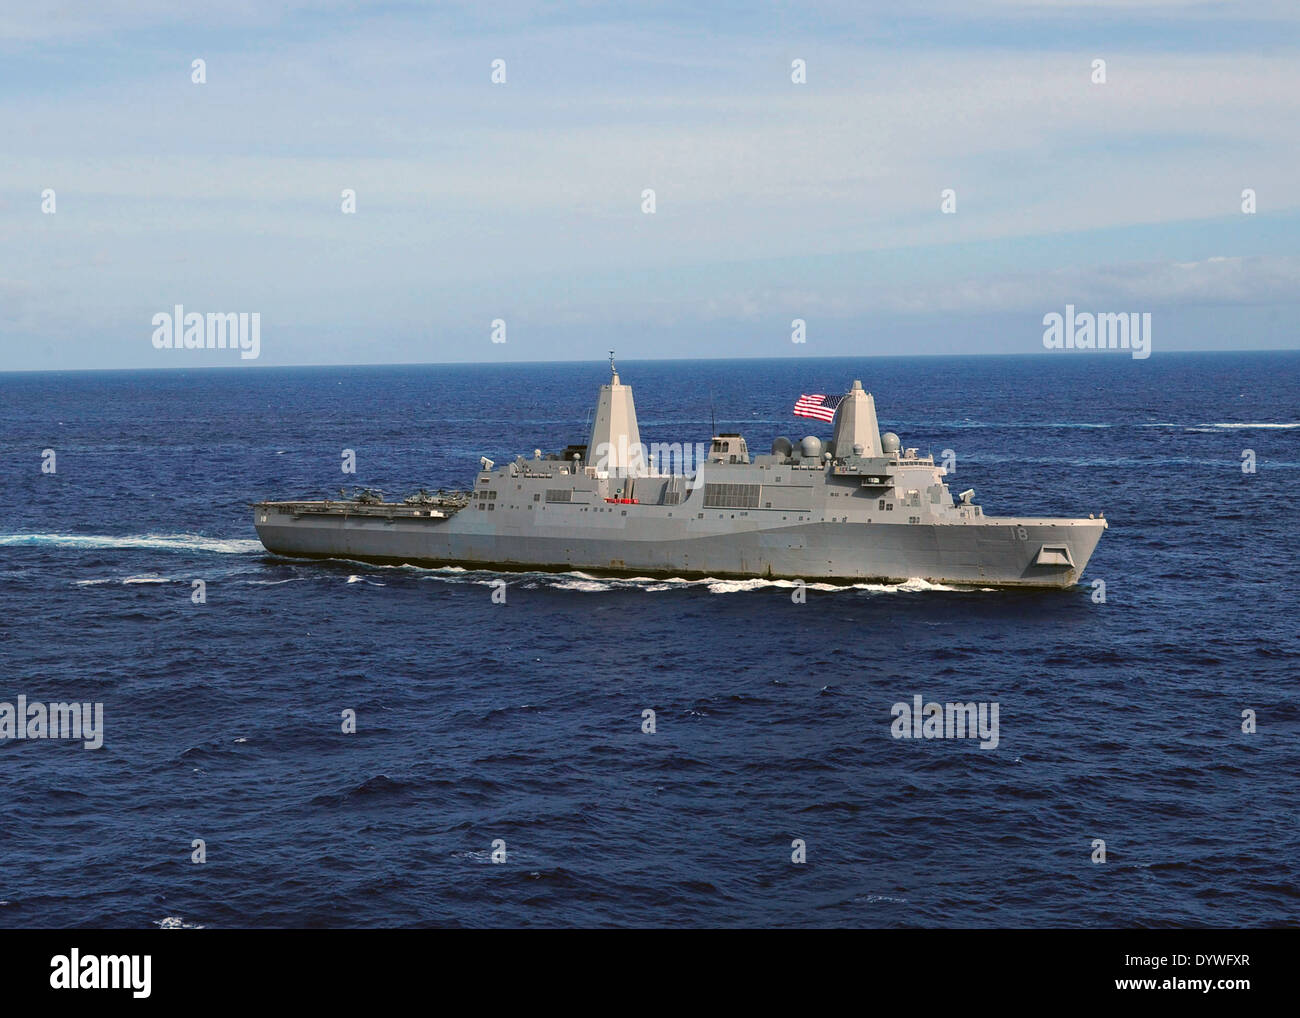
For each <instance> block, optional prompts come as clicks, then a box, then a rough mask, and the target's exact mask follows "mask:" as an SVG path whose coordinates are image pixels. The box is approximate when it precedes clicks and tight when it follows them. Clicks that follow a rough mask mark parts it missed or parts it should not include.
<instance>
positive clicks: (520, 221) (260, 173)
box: [0, 0, 1300, 370]
mask: <svg viewBox="0 0 1300 1018" xmlns="http://www.w3.org/2000/svg"><path fill="white" fill-rule="evenodd" d="M191 6H193V7H196V8H197V9H194V10H190V9H188V8H189V7H191ZM1297 28H1300V4H1297V3H1295V2H1293V0H1287V2H1270V0H1260V2H1256V3H1217V2H1197V0H1102V2H1099V3H1090V4H1076V3H1070V2H1065V0H987V2H983V3H973V2H955V0H951V2H950V0H922V2H917V3H908V4H899V3H897V2H890V3H879V2H875V0H866V2H856V3H847V2H844V3H826V4H817V3H801V4H775V3H772V4H735V3H722V4H709V5H693V4H677V3H664V4H641V5H638V4H629V3H617V4H608V5H606V4H596V3H566V4H560V3H549V4H524V3H510V2H504V3H493V4H481V3H464V4H461V3H442V4H392V3H382V4H378V3H376V4H366V3H330V2H321V3H312V4H307V3H298V2H291V0H290V2H282V0H264V2H251V0H250V2H243V0H234V2H230V3H220V4H210V5H203V6H202V7H201V8H200V7H197V5H176V4H174V3H169V2H164V0H100V2H96V3H78V2H71V3H63V4H60V5H58V9H57V13H47V12H45V11H43V10H41V9H40V8H39V7H38V6H37V5H26V8H25V9H19V8H17V7H16V5H6V6H5V7H4V8H3V10H0V130H2V131H3V138H4V144H3V147H2V148H0V238H2V239H3V241H4V243H3V244H2V245H0V370H13V369H41V368H137V367H146V368H148V367H197V366H217V365H222V366H226V365H233V364H239V363H241V362H240V361H239V360H238V358H237V357H234V356H232V354H231V352H230V351H184V352H181V351H159V350H155V349H154V348H153V346H152V344H151V342H150V337H151V334H152V331H153V330H152V324H151V323H152V317H153V315H154V314H155V313H157V312H160V311H167V310H170V309H171V308H172V307H173V305H175V304H178V303H179V304H183V305H184V306H185V307H186V309H187V310H190V311H200V312H231V311H233V312H239V311H246V312H259V313H260V314H261V318H262V354H261V357H260V359H258V360H257V361H243V362H242V365H243V366H244V367H247V368H253V369H255V368H256V367H258V366H260V365H284V364H350V363H411V362H432V361H519V360H570V359H600V358H603V356H604V355H605V351H607V350H608V349H609V348H610V347H616V348H617V349H618V351H619V355H620V357H622V358H624V359H627V360H635V359H643V358H655V357H771V356H782V355H796V354H797V355H801V356H817V355H826V356H837V355H869V354H909V353H915V354H942V353H961V354H969V353H1034V352H1044V351H1043V347H1042V342H1041V340H1042V333H1043V325H1042V319H1043V316H1044V315H1045V314H1047V313H1049V312H1053V311H1058V312H1059V311H1061V310H1062V309H1063V307H1064V305H1065V304H1066V303H1073V304H1075V305H1076V306H1077V307H1079V308H1080V310H1094V311H1111V312H1123V311H1137V312H1144V311H1149V312H1151V313H1152V318H1153V336H1152V345H1153V350H1154V353H1155V355H1157V356H1158V355H1159V354H1160V353H1161V352H1168V351H1175V350H1197V349H1266V348H1295V347H1297V346H1300V343H1298V342H1297V327H1296V322H1297V311H1298V310H1300V307H1298V305H1300V239H1298V238H1300V200H1297V196H1296V190H1297V186H1300V185H1297V179H1300V178H1297V167H1298V166H1300V60H1298V59H1297V55H1298V54H1300V38H1298V37H1297ZM196 58H201V59H203V60H204V61H206V65H207V83H206V84H203V85H196V84H194V83H192V82H191V61H193V60H194V59H196ZM796 58H797V59H802V60H804V61H805V62H806V66H807V83H806V84H802V85H797V84H794V83H793V82H792V81H791V61H793V60H795V59H796ZM1097 58H1101V59H1104V60H1105V61H1106V77H1107V81H1106V83H1105V84H1102V85H1098V84H1093V83H1092V81H1091V80H1090V78H1091V74H1092V61H1093V60H1094V59H1097ZM495 59H502V60H504V61H505V62H506V75H507V81H506V83H505V84H503V85H494V84H492V82H491V80H490V74H491V63H492V61H493V60H495ZM46 188H51V189H53V190H54V191H55V193H56V201H57V211H56V212H55V214H53V215H47V214H43V213H42V211H41V193H42V191H43V190H44V189H46ZM344 188H352V189H354V190H355V191H356V195H357V212H356V214H355V215H344V214H343V213H342V212H341V210H340V204H341V197H340V194H341V191H342V190H343V189H344ZM646 188H653V189H654V191H655V195H656V209H657V210H656V212H655V213H654V214H653V215H646V214H644V213H643V212H642V210H641V205H642V198H641V195H642V191H643V190H644V189H646ZM945 188H952V189H953V190H954V191H955V192H956V202H957V211H956V213H955V214H952V215H945V214H943V213H942V212H941V211H940V193H941V191H942V190H943V189H945ZM1245 188H1252V189H1254V190H1255V192H1256V194H1257V202H1258V211H1257V212H1256V214H1254V215H1245V214H1243V213H1242V211H1241V192H1242V190H1243V189H1245ZM795 318H800V319H803V320H804V321H806V323H807V342H806V343H805V344H803V345H795V344H793V343H791V341H790V334H791V322H792V320H793V319H795ZM493 319H503V320H504V321H505V322H506V326H507V331H506V338H507V339H506V342H505V343H503V344H494V343H492V342H491V330H490V326H491V322H492V321H493Z"/></svg>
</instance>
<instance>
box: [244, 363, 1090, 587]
mask: <svg viewBox="0 0 1300 1018" xmlns="http://www.w3.org/2000/svg"><path fill="white" fill-rule="evenodd" d="M832 424H833V435H832V437H831V438H830V439H829V441H823V440H822V439H821V438H819V437H817V436H815V435H809V436H808V437H806V438H804V439H802V440H801V441H799V442H797V443H795V442H792V441H790V440H789V439H787V438H777V439H776V440H775V441H774V442H773V443H772V446H771V452H770V453H768V454H767V455H755V456H752V457H751V456H750V454H749V450H748V448H747V446H746V443H745V439H744V438H743V437H742V436H741V435H739V434H736V433H720V434H715V435H714V436H713V438H712V441H711V442H710V443H708V445H707V447H702V448H703V449H706V450H707V452H706V454H705V455H704V456H703V457H699V458H698V459H699V461H698V462H696V463H694V464H693V466H694V469H693V470H686V469H684V468H683V469H680V470H677V469H676V466H677V465H678V464H673V463H671V462H670V463H669V464H668V469H667V470H665V469H664V467H663V464H662V462H661V461H662V458H663V457H662V456H659V457H656V456H654V455H647V452H646V447H645V446H644V445H642V443H641V436H640V431H639V429H638V427H637V419H636V408H635V405H634V403H633V399H632V387H631V386H630V385H625V384H624V383H623V382H621V381H620V380H619V375H618V369H617V368H616V367H615V365H614V358H613V356H612V355H611V357H610V380H609V383H608V384H606V385H604V386H602V387H601V390H600V396H599V399H598V401H597V404H596V411H595V415H594V417H593V419H592V424H591V433H590V435H589V437H588V440H587V444H586V445H585V446H583V445H571V446H569V447H568V448H567V449H565V450H564V451H563V452H560V453H549V454H545V455H544V454H543V453H542V452H541V450H535V451H534V453H533V455H532V457H531V458H525V457H524V456H519V457H517V458H516V459H514V460H513V461H511V462H509V463H505V464H503V465H500V466H498V465H496V464H495V463H493V462H492V461H491V460H490V459H488V458H486V457H483V458H482V459H481V460H480V470H479V472H478V476H477V477H476V478H475V482H474V487H473V489H472V490H470V491H463V492H450V493H447V492H442V493H439V494H437V495H431V494H429V493H427V492H425V491H421V492H419V493H417V494H416V495H413V496H411V497H409V498H407V499H405V500H403V501H401V502H386V501H384V499H383V497H382V495H379V494H377V493H375V492H372V491H370V490H369V489H367V490H365V491H363V492H361V493H360V494H358V495H355V496H352V497H348V496H343V497H341V498H339V499H338V500H329V499H326V500H316V501H298V502H258V503H255V504H254V505H253V512H254V525H255V526H256V528H257V535H258V537H259V538H260V539H261V541H262V543H263V544H264V545H265V546H266V548H267V550H268V551H270V552H273V553H274V554H276V555H283V556H289V557H303V558H334V559H354V560H358V561H361V562H370V563H379V564H385V565H399V564H409V565H416V566H429V567H436V566H460V567H465V568H471V569H491V570H503V571H519V570H525V571H543V572H568V571H582V572H588V573H593V574H599V575H632V576H649V577H682V578H699V577H718V578H753V577H758V578H768V579H787V580H796V579H801V580H805V581H814V580H816V581H822V582H831V583H858V582H864V581H872V582H882V583H900V582H906V581H909V580H914V579H920V580H924V581H927V582H929V583H933V584H959V585H977V586H994V587H1068V586H1071V585H1072V584H1074V583H1076V582H1078V580H1079V578H1080V576H1081V575H1082V574H1083V570H1084V567H1085V566H1086V565H1087V564H1088V559H1089V558H1090V557H1091V556H1092V553H1093V550H1094V549H1095V548H1096V547H1097V542H1098V541H1099V540H1100V539H1101V534H1102V531H1103V530H1105V529H1106V526H1107V523H1106V520H1105V519H1104V518H1097V519H1094V518H1092V517H1091V516H1089V517H1088V518H1087V519H1043V518H1036V517H1019V516H1010V517H995V516H985V515H984V513H983V511H982V509H981V507H980V506H979V505H977V504H975V503H974V501H973V496H974V492H973V491H970V490H967V491H964V492H961V493H960V494H959V495H958V496H957V498H956V499H954V498H953V495H952V493H951V492H950V491H949V488H948V485H947V484H945V483H944V477H945V476H946V474H947V471H946V470H945V469H944V467H943V466H937V465H936V464H935V462H934V458H933V457H932V456H928V455H927V456H921V455H918V452H917V450H916V449H910V448H904V447H903V446H902V444H901V442H900V441H899V438H898V436H897V435H895V434H893V433H892V432H885V434H883V435H882V434H881V433H880V428H879V424H878V422H877V418H876V405H875V400H874V399H873V398H872V395H871V394H870V393H869V392H866V391H865V390H864V389H863V387H862V383H861V382H860V381H855V382H854V383H853V386H852V388H851V389H850V390H849V392H848V394H847V395H846V396H844V397H843V398H842V399H841V401H840V402H839V405H838V406H837V407H836V409H835V411H834V419H833V421H832ZM672 458H673V457H669V459H670V460H671V459H672ZM657 460H658V461H659V462H657Z"/></svg>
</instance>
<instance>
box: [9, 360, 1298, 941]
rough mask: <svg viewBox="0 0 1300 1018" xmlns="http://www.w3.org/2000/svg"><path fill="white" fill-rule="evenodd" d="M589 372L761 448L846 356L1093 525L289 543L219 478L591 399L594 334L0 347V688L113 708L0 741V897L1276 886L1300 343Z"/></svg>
mask: <svg viewBox="0 0 1300 1018" xmlns="http://www.w3.org/2000/svg"><path fill="white" fill-rule="evenodd" d="M619 369H620V372H621V374H622V376H623V380H624V381H625V382H629V383H631V384H632V385H633V386H634V387H635V395H636V405H637V410H638V414H639V417H640V424H641V435H642V438H643V440H644V441H646V442H654V441H664V442H674V441H681V442H695V441H704V440H707V438H708V434H709V429H710V418H711V413H712V414H716V419H717V426H718V428H719V429H721V430H727V431H742V432H743V433H744V434H745V435H746V437H747V438H748V439H749V443H750V446H751V448H752V449H754V450H756V451H763V452H765V451H766V450H767V448H768V446H769V445H770V443H771V441H772V439H773V438H774V437H775V436H777V435H780V434H784V435H789V436H791V437H795V438H797V437H800V436H802V435H803V434H807V433H809V431H814V430H815V429H817V428H819V427H820V428H822V433H823V434H825V433H827V432H828V431H829V428H828V427H827V426H823V425H817V424H816V423H815V422H811V421H807V420H801V419H798V418H794V417H792V416H790V413H789V410H790V407H791V405H792V404H793V402H794V400H795V398H796V397H797V396H798V395H799V394H800V393H801V392H817V391H821V392H832V393H833V392H842V391H844V390H845V389H846V388H847V386H848V385H849V384H850V383H851V382H852V381H853V379H855V378H860V379H862V381H863V383H864V385H865V386H866V388H867V389H869V390H871V391H872V392H874V393H875V396H876V401H877V406H878V409H879V415H880V421H881V426H882V428H888V429H891V430H894V431H896V432H898V433H899V434H901V435H902V437H903V441H904V444H905V445H913V446H918V447H919V448H921V449H922V450H923V451H933V452H934V453H935V454H936V456H939V455H941V454H942V452H943V450H947V449H951V450H953V453H954V455H955V457H956V473H955V475H954V477H953V478H952V479H951V484H952V487H953V490H954V491H959V490H962V489H964V488H967V487H973V488H974V489H975V491H976V501H977V502H979V503H981V504H982V505H983V506H984V508H985V511H986V513H989V514H994V515H1038V514H1042V515H1051V516H1056V515H1086V514H1087V513H1089V512H1104V513H1105V515H1106V518H1107V519H1108V520H1109V521H1110V530H1109V531H1108V532H1107V533H1106V535H1105V536H1104V537H1103V539H1102V541H1101V544H1100V546H1099V548H1098V550H1097V553H1096V555H1095V556H1094V558H1093V560H1092V562H1091V564H1090V565H1089V567H1088V570H1087V573H1086V574H1085V577H1084V581H1083V583H1082V584H1080V585H1079V586H1077V587H1075V588H1073V589H1070V590H1065V591H1057V592H1041V593H1024V592H1018V593H1008V592H998V591H991V590H977V589H972V590H963V589H944V588H937V589H934V588H929V587H928V585H925V584H915V583H909V584H902V585H898V586H882V585H863V586H859V587H848V588H823V587H816V586H815V587H813V588H812V589H811V590H810V591H809V593H808V599H807V603H806V604H796V603H794V602H793V600H792V597H791V589H790V587H789V586H788V585H777V584H767V583H763V582H757V581H756V582H751V583H738V582H710V581H695V582H685V581H682V582H664V581H663V580H636V579H620V580H607V579H601V578H598V577H590V576H585V575H581V574H577V575H574V574H570V575H557V576H546V575H537V574H502V577H503V578H505V579H506V580H507V581H508V587H507V599H506V603H505V604H494V603H493V602H492V599H491V593H492V589H493V588H492V586H491V583H492V581H493V580H495V579H497V578H498V576H497V575H496V574H492V573H476V572H465V571H456V570H428V569H416V568H379V567H374V566H367V565H363V564H360V563H355V562H345V561H339V562H295V561H289V560H285V559H281V558H276V557H273V556H271V555H269V554H267V553H266V552H265V551H264V550H263V549H262V548H261V545H260V544H259V543H258V542H257V540H256V535H255V533H254V531H253V527H252V520H251V513H250V511H249V510H248V508H247V504H248V503H249V502H251V501H254V500H257V499H263V498H289V497H304V496H323V495H325V494H327V493H328V494H333V493H334V492H336V491H337V489H339V488H340V487H343V486H344V485H348V486H351V485H353V484H362V485H371V486H375V487H379V488H382V489H383V490H384V491H385V492H386V493H388V495H389V496H390V497H401V496H403V495H405V494H408V493H410V492H412V491H414V490H415V489H416V488H418V487H421V486H425V487H428V488H431V489H432V488H437V487H456V486H467V485H468V484H469V482H470V481H471V480H472V478H473V474H474V471H475V470H476V468H477V464H478V458H479V456H480V455H487V456H489V457H491V458H493V459H496V460H498V461H501V460H502V459H505V458H510V457H513V456H514V455H516V454H518V453H531V451H532V450H533V448H535V447H541V448H542V449H543V450H558V449H560V448H562V447H563V446H564V445H566V444H568V443H571V442H584V441H585V440H586V427H587V420H588V414H589V411H590V409H591V408H592V406H593V405H594V402H595V397H596V393H597V389H598V387H599V385H600V384H601V383H602V382H603V381H604V380H606V377H607V371H608V368H607V366H606V365H605V364H603V363H581V364H558V365H532V364H524V365H505V366H490V367H488V366H450V367H447V366H441V367H433V366H418V367H373V368H370V367H367V368H316V369H256V368H254V369H231V370H224V369H218V370H168V371H153V372H105V373H80V372H67V373H42V374H7V375H0V462H2V463H3V475H2V478H0V479H2V481H3V487H2V488H0V492H2V495H0V499H2V504H3V510H2V512H3V521H2V523H0V701H3V702H9V703H15V702H16V699H17V697H18V696H20V695H24V696H26V697H27V699H28V701H29V702H31V701H43V702H59V701H82V702H101V703H103V705H104V729H105V731H104V744H103V746H102V748H100V749H96V750H87V749H84V748H83V747H82V744H81V743H79V742H77V743H74V742H68V741H56V740H49V739H46V740H26V739H24V740H18V739H11V740H7V741H2V742H0V778H2V779H3V790H4V791H3V795H2V796H0V926H4V927H38V926H39V927H47V926H73V927H140V928H150V927H154V926H202V927H261V926H291V927H335V926H349V927H352V926H357V927H379V926H398V925H402V926H406V925H420V926H423V925H428V926H468V927H499V926H556V927H567V926H653V927H692V926H736V927H824V926H833V927H934V926H942V927H1027V926H1028V927H1037V926H1063V927H1114V926H1119V927H1131V926H1181V925H1198V926H1199V925H1209V926H1263V925H1278V924H1295V923H1296V922H1297V919H1298V917H1300V890H1298V877H1300V873H1298V870H1300V778H1298V777H1297V775H1298V774H1300V738H1298V737H1300V705H1298V703H1297V696H1298V692H1300V689H1298V686H1300V638H1298V637H1297V620H1298V619H1300V575H1298V573H1297V547H1300V537H1298V536H1297V535H1298V534H1300V384H1298V379H1300V354H1297V353H1251V354H1239V355H1238V354H1186V355H1178V354H1166V355H1161V354H1157V355H1156V356H1153V357H1152V358H1151V359H1149V360H1147V361H1135V360H1132V359H1131V358H1128V357H1125V356H1123V355H1118V354H1116V355H1107V354H1100V355H1099V354H1090V353H1077V354H1062V355H1059V356H1053V355H1050V354H1044V355H1040V356H1036V357H1025V358H1017V357H970V358H964V357H953V358H897V359H860V360H766V361H760V360H755V361H741V362H737V361H730V362H709V361H697V362H690V363H687V362H642V363H637V362H635V361H628V362H620V364H619ZM711 404H712V410H711ZM46 449H52V450H54V451H55V454H56V457H57V459H56V461H55V467H56V472H54V473H44V472H42V469H41V467H42V462H43V460H42V453H43V450H46ZM344 449H353V450H355V451H356V453H357V461H358V470H357V473H356V475H355V476H347V475H344V474H343V473H342V471H341V454H342V450H344ZM1245 450H1253V452H1254V456H1255V461H1256V465H1257V469H1256V471H1255V472H1254V473H1246V472H1243V469H1242V463H1243V456H1244V455H1245ZM196 579H201V580H203V581H204V582H205V583H206V594H207V602H206V604H201V605H196V604H194V603H192V600H191V593H192V589H193V587H192V581H194V580H196ZM1094 580H1102V581H1104V584H1105V601H1104V602H1102V603H1099V602H1098V601H1096V600H1095V592H1096V588H1095V587H1094V585H1093V581H1094ZM914 695H920V696H922V697H923V698H924V699H925V700H926V701H938V702H944V701H988V702H996V703H998V704H999V708H1000V714H999V718H1000V722H999V723H1000V741H999V744H998V746H997V748H996V749H993V750H982V749H980V748H979V746H978V744H977V743H976V742H975V741H973V740H938V739H936V740H924V739H920V740H902V739H895V738H894V737H893V736H892V735H891V722H892V720H893V718H892V715H891V706H892V705H893V704H895V703H897V702H911V700H912V698H913V696H914ZM646 709H652V710H654V711H655V712H656V714H657V730H656V732H655V733H654V734H652V735H650V734H644V733H643V732H642V730H641V726H642V711H644V710H646ZM345 710H354V711H355V712H356V718H357V730H356V732H355V734H344V733H343V731H342V730H341V728H342V721H341V714H342V712H343V711H345ZM1243 711H1254V712H1255V717H1256V724H1257V731H1255V732H1253V733H1246V732H1243V730H1242V726H1243ZM195 839H203V841H204V843H205V846H206V862H203V863H201V864H200V863H195V862H192V861H191V856H192V853H193V852H194V849H193V848H192V844H193V842H194V840H195ZM498 839H500V840H501V841H504V842H505V847H506V861H505V862H504V863H494V862H493V861H492V846H493V842H494V841H497V840H498ZM795 839H802V840H803V841H804V842H805V844H806V852H807V862H806V863H805V864H802V865H799V864H795V863H793V862H792V861H791V854H792V842H793V841H794V840H795ZM1095 839H1102V840H1104V842H1105V846H1106V862H1105V863H1104V864H1103V863H1095V862H1093V861H1092V860H1093V855H1094V845H1093V843H1094V840H1095Z"/></svg>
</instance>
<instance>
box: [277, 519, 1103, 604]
mask: <svg viewBox="0 0 1300 1018" xmlns="http://www.w3.org/2000/svg"><path fill="white" fill-rule="evenodd" d="M255 513H256V514H255V517H254V524H255V526H256V528H257V532H258V536H259V537H260V538H261V540H262V543H263V544H264V545H265V546H266V548H267V549H268V550H269V551H271V552H273V553H275V554H278V555H285V556H290V557H303V558H336V559H350V560H355V561H361V562H373V563H380V564H388V565H393V564H409V565H417V566H426V567H436V566H461V567H465V568H477V569H493V570H503V571H512V570H532V571H552V572H563V571H573V570H578V571H583V572H590V573H593V574H609V575H638V576H680V577H687V578H689V577H704V576H715V577H757V578H769V579H791V580H793V579H802V580H805V581H810V582H811V581H819V582H833V583H856V582H863V581H879V582H901V581H905V580H908V579H913V578H919V579H923V580H926V581H928V582H931V583H945V584H963V585H978V586H999V587H1049V588H1050V587H1055V588H1062V587H1069V586H1072V585H1073V584H1075V583H1076V582H1078V580H1079V577H1080V575H1081V574H1082V573H1083V570H1084V568H1085V566H1086V565H1087V562H1088V559H1089V558H1090V557H1091V556H1092V553H1093V550H1094V549H1095V548H1096V546H1097V542H1098V541H1099V540H1100V537H1101V534H1102V532H1103V530H1104V529H1105V528H1106V523H1105V521H1104V520H1095V521H1094V520H1046V519H1033V518H997V517H984V518H982V519H980V520H979V522H969V523H953V524H928V525H927V524H894V523H878V522H873V523H855V522H847V521H846V522H816V523H813V522H809V523H800V524H797V525H794V526H757V525H754V526H747V527H746V528H745V529H741V530H735V529H727V530H726V531H725V532H721V531H718V532H707V531H705V530H704V528H703V527H698V526H695V525H696V522H697V521H695V520H676V521H672V520H665V519H662V518H661V519H654V520H632V521H629V520H627V519H626V518H624V517H621V516H611V517H607V520H608V523H607V524H606V525H604V526H602V527H601V528H599V529H601V530H604V531H606V532H605V533H597V534H595V535H593V534H592V532H591V530H592V528H591V527H590V526H588V527H585V528H581V529H580V528H577V527H573V528H566V527H548V528H545V529H546V530H549V531H551V532H550V533H539V532H537V530H540V529H543V528H531V529H533V531H534V532H532V533H523V532H518V533H509V532H505V533H502V532H499V531H497V530H494V529H493V528H490V527H488V526H486V525H484V524H483V523H482V522H480V521H479V520H468V521H464V522H462V519H458V518H456V517H453V518H451V519H397V520H393V521H389V520H386V519H383V518H376V517H375V516H373V515H368V516H348V515H346V514H339V515H326V514H306V515H303V514H295V513H293V512H290V511H277V510H276V509H275V508H274V506H273V505H267V506H262V507H258V508H257V509H256V510H255ZM602 523H604V521H602ZM728 523H731V524H732V525H733V526H734V521H728ZM510 529H515V530H523V529H524V528H522V527H514V528H510ZM691 529H695V530H696V532H695V533H691V532H690V530H691ZM1045 550H1046V551H1045Z"/></svg>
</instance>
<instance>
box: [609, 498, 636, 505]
mask: <svg viewBox="0 0 1300 1018" xmlns="http://www.w3.org/2000/svg"><path fill="white" fill-rule="evenodd" d="M605 501H606V502H616V503H618V504H619V505H640V504H641V500H640V499H639V498H607V499H605Z"/></svg>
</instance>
